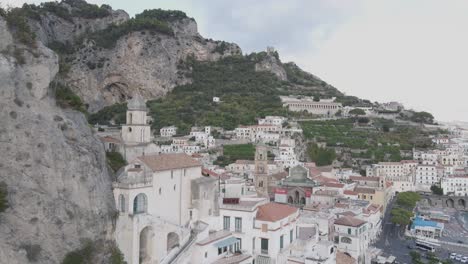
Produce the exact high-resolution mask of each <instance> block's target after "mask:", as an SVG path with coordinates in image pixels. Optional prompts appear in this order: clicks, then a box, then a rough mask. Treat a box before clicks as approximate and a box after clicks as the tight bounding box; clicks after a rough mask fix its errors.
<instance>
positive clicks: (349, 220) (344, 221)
mask: <svg viewBox="0 0 468 264" xmlns="http://www.w3.org/2000/svg"><path fill="white" fill-rule="evenodd" d="M365 223H366V221H364V220H361V219H357V218H355V217H352V216H348V215H345V216H342V217H340V218H338V219H336V220H335V225H343V226H352V227H358V226H361V225H363V224H365Z"/></svg>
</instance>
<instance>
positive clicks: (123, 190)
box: [113, 129, 218, 264]
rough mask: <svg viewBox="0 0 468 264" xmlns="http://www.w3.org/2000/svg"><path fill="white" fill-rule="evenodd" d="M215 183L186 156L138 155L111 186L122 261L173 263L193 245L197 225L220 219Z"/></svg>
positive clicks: (116, 234) (130, 263)
mask: <svg viewBox="0 0 468 264" xmlns="http://www.w3.org/2000/svg"><path fill="white" fill-rule="evenodd" d="M133 131H135V130H133V129H132V132H133ZM136 131H138V129H137V130H136ZM137 133H138V132H137ZM139 133H145V132H144V129H142V130H140V132H139ZM139 135H140V136H145V135H146V134H139ZM128 136H129V137H133V136H135V137H136V138H138V136H136V135H128ZM216 182H217V181H216V180H215V179H213V178H209V177H204V176H202V174H201V165H200V163H199V162H198V161H197V160H195V159H193V158H191V157H190V156H188V155H187V154H184V153H174V154H159V155H146V156H140V157H137V158H135V159H134V160H133V161H132V162H130V163H129V164H128V165H127V166H125V168H124V170H123V171H122V172H121V173H120V174H119V175H118V176H117V181H116V182H114V183H113V191H114V198H115V201H116V205H117V208H118V210H119V216H118V219H117V224H116V231H115V239H116V241H117V244H118V247H119V248H120V250H121V251H122V252H123V254H124V256H125V261H126V262H127V263H128V264H138V263H148V264H149V263H151V264H153V263H171V262H173V260H174V259H175V258H176V257H177V256H178V254H180V253H181V252H180V251H183V249H184V248H186V247H187V245H188V244H189V243H191V242H193V240H194V234H193V230H192V227H193V226H194V225H195V224H196V223H197V221H199V220H203V221H204V222H206V223H210V221H213V220H210V219H216V217H218V216H217V214H218V206H217V202H216V201H217V196H218V193H217V192H216V190H217V187H216Z"/></svg>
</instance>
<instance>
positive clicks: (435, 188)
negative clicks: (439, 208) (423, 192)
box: [431, 185, 444, 195]
mask: <svg viewBox="0 0 468 264" xmlns="http://www.w3.org/2000/svg"><path fill="white" fill-rule="evenodd" d="M431 192H432V193H433V194H436V195H443V194H444V190H443V189H442V188H441V187H439V186H437V185H432V186H431Z"/></svg>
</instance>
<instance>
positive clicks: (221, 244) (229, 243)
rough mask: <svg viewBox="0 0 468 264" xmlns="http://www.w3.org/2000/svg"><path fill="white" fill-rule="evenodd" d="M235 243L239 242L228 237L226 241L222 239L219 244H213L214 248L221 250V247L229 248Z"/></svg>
mask: <svg viewBox="0 0 468 264" xmlns="http://www.w3.org/2000/svg"><path fill="white" fill-rule="evenodd" d="M237 241H239V240H238V239H237V238H235V237H228V238H226V239H223V240H221V241H219V242H216V243H215V244H214V246H215V247H217V248H223V247H227V246H230V245H232V244H235V243H236V242H237Z"/></svg>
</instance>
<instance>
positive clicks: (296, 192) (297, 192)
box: [294, 191, 299, 204]
mask: <svg viewBox="0 0 468 264" xmlns="http://www.w3.org/2000/svg"><path fill="white" fill-rule="evenodd" d="M294 203H296V204H297V203H299V191H295V192H294Z"/></svg>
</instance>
